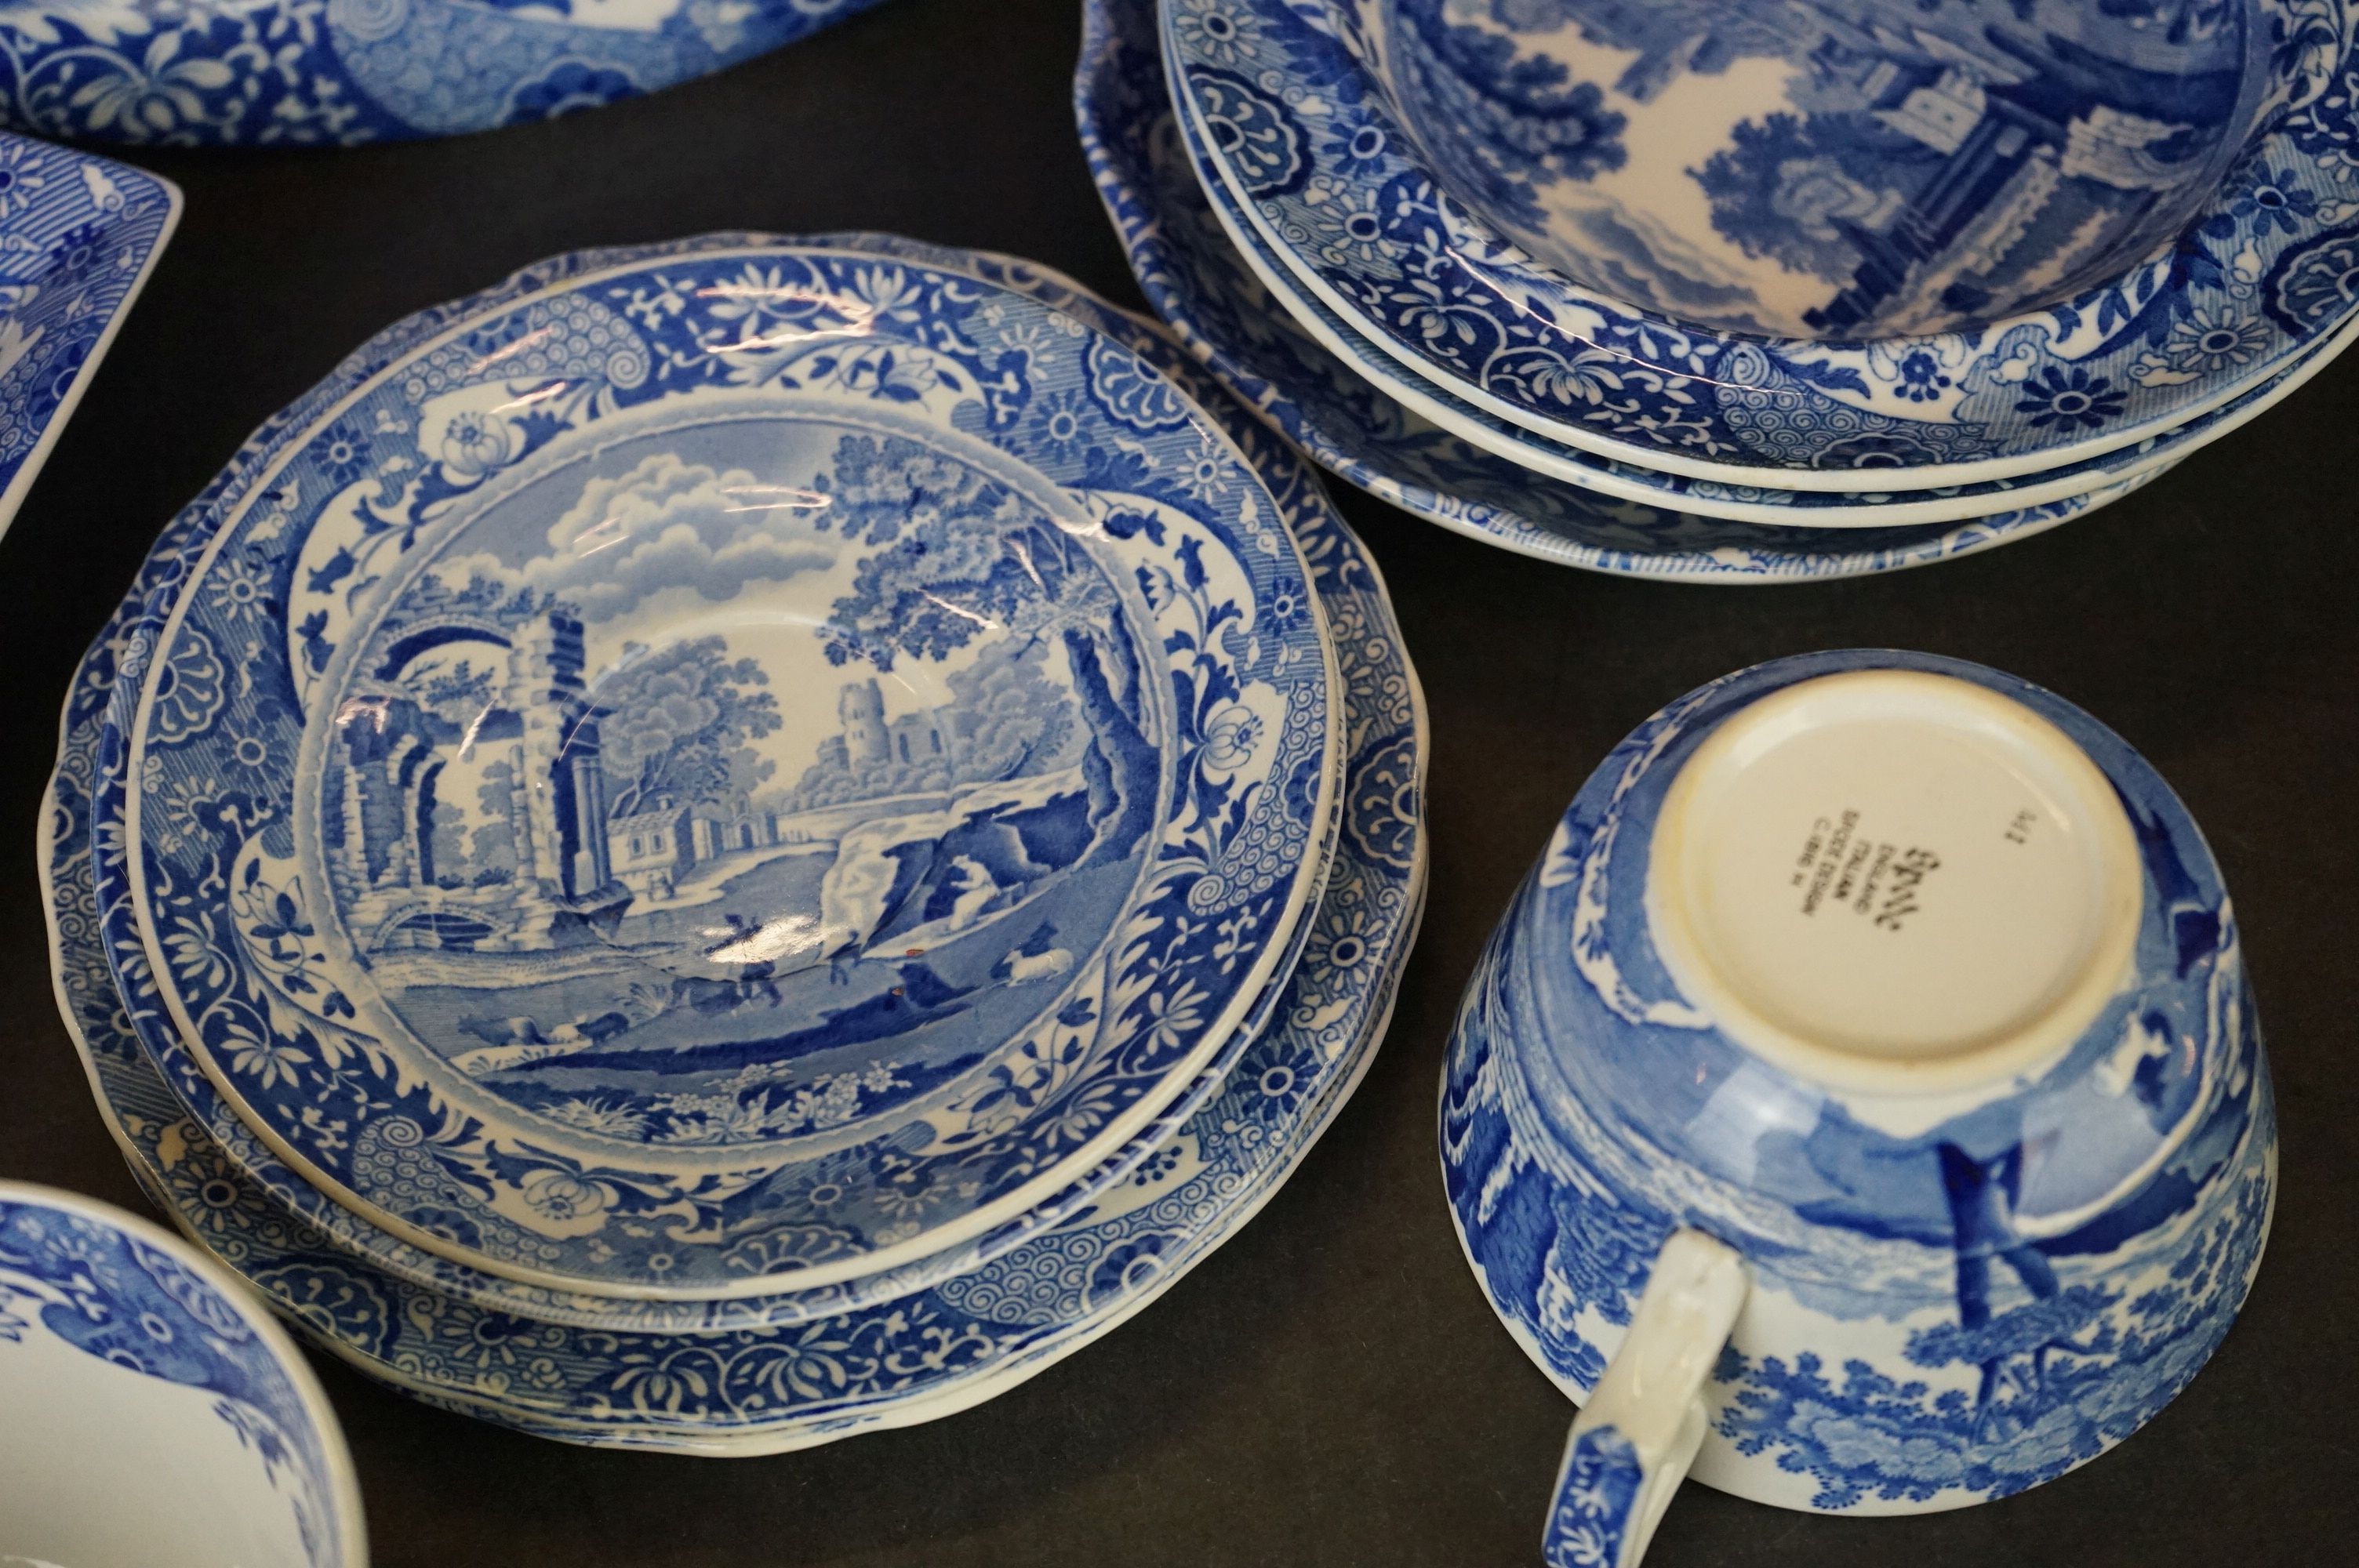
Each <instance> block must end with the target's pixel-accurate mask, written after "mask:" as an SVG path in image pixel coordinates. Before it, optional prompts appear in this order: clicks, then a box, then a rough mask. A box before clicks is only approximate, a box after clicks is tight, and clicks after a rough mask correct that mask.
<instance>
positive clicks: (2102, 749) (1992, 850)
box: [1440, 652, 2277, 1562]
mask: <svg viewBox="0 0 2359 1568" xmlns="http://www.w3.org/2000/svg"><path fill="white" fill-rule="evenodd" d="M1440 1134H1441V1152H1442V1163H1443V1168H1444V1173H1445V1176H1446V1179H1447V1184H1448V1189H1449V1195H1450V1202H1451V1211H1452V1215H1453V1217H1454V1219H1455V1221H1456V1223H1457V1226H1458V1229H1459V1234H1460V1237H1461V1238H1462V1241H1463V1243H1464V1245H1465V1248H1466V1252H1467V1256H1468V1259H1469V1260H1470V1261H1471V1262H1472V1263H1473V1268H1474V1271H1475V1273H1476V1275H1477V1277H1478V1278H1479V1279H1480V1281H1482V1284H1483V1286H1484V1291H1485V1292H1486V1293H1487V1294H1488V1295H1489V1297H1490V1299H1491V1302H1492V1304H1493V1305H1494V1307H1495V1309H1496V1310H1497V1311H1498V1313H1499V1314H1500V1316H1501V1318H1502V1319H1503V1320H1504V1321H1505V1322H1506V1325H1507V1326H1508V1328H1509V1330H1510V1331H1511V1332H1512V1333H1513V1334H1514V1336H1516V1338H1517V1341H1518V1343H1519V1344H1521V1345H1522V1346H1523V1347H1524V1348H1525V1349H1526V1350H1527V1352H1528V1353H1529V1354H1530V1355H1531V1356H1532V1357H1533V1358H1534V1359H1535V1360H1536V1361H1538V1363H1539V1365H1540V1366H1541V1368H1543V1369H1544V1370H1546V1371H1547V1372H1548V1374H1549V1376H1550V1377H1551V1378H1553V1379H1555V1380H1556V1381H1557V1382H1558V1383H1559V1384H1560V1386H1561V1387H1562V1388H1563V1389H1564V1390H1566V1391H1567V1392H1568V1393H1569V1394H1571V1396H1572V1397H1573V1398H1574V1399H1575V1400H1582V1401H1586V1408H1585V1410H1584V1411H1583V1413H1582V1419H1581V1422H1579V1423H1578V1424H1577V1426H1576V1430H1575V1436H1574V1441H1573V1443H1572V1444H1571V1446H1570V1450H1569V1453H1568V1469H1567V1477H1568V1487H1567V1490H1566V1491H1565V1493H1564V1494H1563V1495H1562V1496H1560V1499H1559V1507H1558V1509H1557V1510H1556V1513H1555V1514H1554V1515H1553V1516H1552V1519H1551V1524H1550V1538H1551V1541H1558V1542H1561V1541H1564V1540H1567V1539H1570V1538H1571V1536H1573V1535H1578V1534H1581V1533H1582V1532H1583V1531H1587V1532H1590V1533H1591V1534H1593V1535H1594V1534H1598V1533H1600V1532H1602V1534H1603V1538H1604V1539H1606V1540H1608V1541H1610V1542H1612V1543H1613V1545H1614V1551H1615V1552H1618V1553H1621V1555H1620V1556H1618V1557H1617V1556H1608V1557H1604V1558H1603V1559H1601V1560H1602V1561H1609V1562H1612V1561H1629V1560H1631V1559H1632V1558H1634V1557H1635V1555H1636V1551H1637V1550H1638V1549H1641V1548H1643V1545H1644V1541H1645V1536H1646V1533H1647V1530H1650V1529H1651V1528H1652V1521H1653V1519H1655V1518H1656V1517H1658V1516H1659V1514H1660V1512H1661V1509H1662V1506H1663V1505H1664V1504H1665V1503H1666V1502H1668V1500H1669V1495H1670V1492H1671V1490H1672V1489H1673V1488H1674V1487H1676V1485H1677V1482H1678V1479H1679V1477H1680V1475H1682V1474H1685V1473H1687V1472H1688V1471H1689V1470H1690V1467H1691V1468H1692V1473H1693V1474H1694V1475H1695V1476H1697V1478H1699V1479H1701V1480H1703V1481H1705V1482H1707V1483H1708V1484H1710V1485H1712V1486H1714V1487H1720V1488H1722V1489H1723V1490H1727V1491H1732V1492H1734V1493H1737V1494H1738V1495H1740V1496H1743V1497H1746V1498H1753V1499H1755V1500H1756V1501H1760V1502H1765V1503H1770V1504H1774V1505H1777V1506H1780V1507H1786V1508H1797V1509H1815V1510H1821V1511H1827V1512H1836V1513H1905V1512H1917V1511H1924V1510H1930V1509H1947V1508H1957V1507H1962V1506H1964V1505H1967V1504H1972V1503H1977V1502H1982V1501H1985V1500H1987V1499H1990V1498H1998V1497H2003V1496H2006V1495H2007V1494H2009V1493H2012V1492H2017V1491H2020V1490H2023V1489H2024V1488H2026V1487H2032V1486H2036V1485H2038V1484H2039V1483H2040V1482H2043V1481H2046V1480H2049V1479H2051V1478H2053V1477H2055V1476H2060V1475H2062V1474H2063V1473H2064V1472H2066V1471H2068V1470H2071V1469H2072V1468H2074V1467H2075V1466H2077V1465H2082V1464H2083V1463H2085V1462H2087V1461H2088V1460H2090V1459H2092V1458H2094V1457H2095V1456H2097V1455H2098V1454H2102V1453H2104V1451H2105V1450H2107V1449H2108V1448H2110V1447H2112V1446H2113V1445H2114V1444H2117V1443H2119V1442H2121V1441H2123V1440H2124V1439H2125V1438H2127V1437H2128V1436H2130V1435H2131V1434H2132V1433H2135V1432H2136V1430H2137V1429H2138V1428H2139V1427H2141V1426H2142V1425H2144V1424H2145V1423H2146V1422H2147V1421H2149V1420H2151V1419H2153V1417H2154V1416H2155V1415H2156V1414H2157V1413H2158V1411H2160V1410H2161V1409H2162V1408H2163V1406H2165V1405H2166V1404H2168V1403H2169V1401H2170V1400H2171V1399H2172V1398H2173V1397H2174V1396H2176V1395H2177V1394H2178V1392H2179V1391H2180V1389H2182V1388H2183V1387H2185V1386H2186V1383H2187V1381H2188V1380H2189V1379H2190V1378H2192V1377H2193V1376H2194V1374H2195V1372H2196V1371H2197V1369H2198V1368H2201V1366H2202V1364H2203V1362H2204V1361H2205V1360H2206V1358H2208V1357H2210V1355H2211V1354H2212V1350H2213V1349H2214V1348H2215V1347H2216V1346H2218V1345H2219V1343H2220V1341H2221V1339H2222V1337H2223V1336H2224V1335H2225V1334H2226V1332H2227V1330H2228V1327H2229V1325H2230V1323H2231V1321H2232V1320H2233V1319H2234V1315H2235V1313H2236V1311H2237V1309H2238V1307H2239V1306H2240V1305H2241V1304H2242V1303H2243V1300H2244V1297H2245V1291H2246V1289H2247V1288H2248V1286H2249V1284H2250V1282H2251V1281H2252V1279H2253V1276H2254V1272H2255V1271H2256V1267H2257V1265H2258V1263H2259V1260H2260V1255H2261V1249H2262V1247H2263V1244H2264V1241H2265V1239H2266V1238H2267V1228H2268V1220H2269V1215H2270V1211H2271V1204H2272V1200H2273V1197H2274V1195H2275V1189H2276V1170H2277V1155H2276V1132H2275V1119H2274V1115H2273V1111H2272V1108H2271V1101H2270V1094H2269V1079H2268V1073H2267V1065H2266V1063H2265V1061H2264V1059H2263V1056H2262V1049H2261V1038H2260V1031H2259V1026H2258V1023H2257V1022H2256V1015H2255V1011H2254V1006H2253V999H2252V996H2251V992H2250V990H2249V989H2248V986H2247V984H2246V981H2245V970H2244V965H2243V960H2242V955H2241V950H2240V946H2239V943H2238V937H2237V927H2236V922H2235V917H2234V911H2233V910H2232V908H2231V906H2230V903H2229V901H2228V897H2227V892H2226V890H2225V889H2224V888H2223V886H2222V883H2221V878H2220V872H2219V869H2218V867H2217V866H2216V865H2215V864H2214V862H2213V860H2212V856H2211V853H2210V851H2209V850H2208V849H2206V848H2205V845H2204V842H2203V839H2202V838H2201V834H2200V833H2198V831H2197V830H2196V827H2195V825H2194V823H2193V822H2192V821H2191V820H2190V818H2189V816H2188V814H2187V812H2186V809H2185V808H2184V807H2183V806H2181V805H2180V802H2179V801H2178V799H2177V797H2176V796H2175V795H2172V794H2171V792H2170V790H2169V786H2168V785H2167V784H2164V783H2163V781H2162V780H2161V779H2160V778H2159V777H2158V775H2157V774H2156V773H2155V772H2154V770H2153V769H2152V767H2151V766H2150V765H2148V764H2147V762H2145V761H2144V760H2143V759H2141V758H2140V757H2139V756H2138V755H2137V753H2136V752H2134V751H2132V750H2131V749H2130V747H2129V746H2128V745H2127V744H2126V743H2125V741H2122V740H2121V739H2120V737H2118V736H2116V735H2114V734H2113V733H2112V732H2111V731H2109V730H2105V729H2104V727H2103V726H2101V725H2100V724H2098V723H2097V722H2096V721H2095V720H2093V719H2090V718H2089V717H2088V716H2087V715H2086V714H2083V713H2082V712H2081V711H2080V710H2079V709H2077V708H2073V707H2071V705H2070V704H2068V703H2066V702H2064V701H2063V700H2061V699H2060V698H2059V697H2055V696H2053V695H2051V694H2049V693H2048V692H2045V691H2043V690H2040V689H2039V688H2038V687H2032V686H2030V685H2028V684H2027V683H2026V682H2023V681H2020V680H2017V679H2014V678H2013V677H2010V676H2004V675H2001V674H1998V673H1997V672H1995V671H1992V670H1988V669H1984V668H1982V667H1980V666H1977V665H1968V664H1963V663H1961V662H1958V661H1955V660H1950V659H1940V658H1933V657H1930V656H1928V655H1923V654H1903V653H1890V652H1866V653H1832V654H1810V655H1806V656H1802V657H1798V658H1790V659H1785V660H1781V661H1778V662H1777V663H1774V664H1770V665H1762V666H1760V667H1758V668H1756V669H1753V670H1748V671H1745V672H1744V673H1742V674H1739V675H1735V676H1729V677H1727V678H1725V679H1723V680H1721V681H1717V682H1714V683H1712V685H1710V686H1707V687H1703V688H1701V690H1699V691H1697V692H1695V693H1692V694H1690V696H1688V697H1682V698H1681V699H1680V701H1678V702H1676V703H1674V704H1672V705H1671V706H1670V707H1669V708H1666V709H1664V710H1663V711H1662V712H1661V713H1659V714H1658V715H1657V716H1656V717H1655V718H1653V719H1649V720H1648V721H1647V723H1646V724H1645V725H1644V726H1643V727H1641V728H1640V729H1639V730H1637V731H1636V733H1635V734H1633V735H1632V736H1631V737H1630V738H1629V739H1628V740H1627V741H1625V742H1624V743H1623V744H1622V745H1621V746H1620V747H1619V748H1617V749H1616V750H1615V751H1614V753H1613V754H1612V755H1611V756H1610V757H1609V758H1608V759H1607V760H1606V761H1605V762H1604V763H1603V765H1602V766H1601V767H1600V768H1599V769H1598V771H1597V772H1596V773H1594V774H1593V775H1592V777H1591V779H1590V781H1589V783H1588V784H1586V785H1584V786H1583V788H1582V792H1581V794H1580V795H1579V796H1578V797H1577V798H1576V799H1575V800H1574V802H1573V804H1572V806H1571V809H1570V810H1569V811H1568V812H1567V813H1566V815H1565V816H1564V819H1563V821H1562V823H1561V825H1560V827H1559V829H1558V831H1557V834H1556V837H1555V840H1554V842H1553V843H1552V844H1551V845H1550V846H1549V849H1548V851H1547V853H1546V854H1545V856H1544V857H1543V858H1542V859H1541V860H1540V863H1539V865H1538V868H1537V869H1536V870H1535V871H1534V872H1533V874H1532V876H1531V877H1530V879H1529V880H1528V881H1527V882H1526V884H1525V886H1524V888H1523V890H1522V892H1520V893H1519V894H1518V895H1517V900H1516V903H1515V904H1514V906H1513V908H1512V910H1511V911H1510V913H1509V914H1508V915H1507V916H1506V920H1505V921H1504V922H1503V924H1502V925H1501V926H1500V928H1499V930H1498V932H1497V933H1496V935H1495V937H1494V939H1493V941H1492V944H1491V946H1490V947H1489V949H1488V950H1487V952H1486V954H1485V956H1484V959H1483V962H1482V965H1481V967H1480V968H1479V970H1478V972H1477V973H1476V975H1475V977H1474V979H1473V982H1472V983H1471V984H1470V986H1469V988H1468V989H1467V992H1466V996H1465V1000H1464V1002H1463V1004H1462V1010H1461V1013H1460V1018H1459V1022H1458V1026H1457V1030H1456V1033H1455V1035H1454V1038H1453V1040H1452V1043H1451V1051H1450V1055H1449V1060H1448V1063H1447V1065H1446V1067H1445V1070H1444V1077H1443V1084H1442V1102H1441V1122H1440ZM1658 1258H1659V1259H1660V1261H1659V1262H1658ZM1634 1314H1635V1321H1636V1323H1637V1325H1639V1326H1637V1327H1634V1326H1633V1324H1634ZM1634 1382H1635V1384H1636V1387H1637V1391H1636V1392H1635V1393H1634V1392H1633V1388H1632V1385H1633V1384H1634ZM1667 1389H1668V1390H1670V1392H1669V1393H1668V1394H1666V1393H1665V1391H1664V1390H1667ZM1648 1390H1651V1391H1648ZM1601 1476H1603V1480H1601ZM1615 1476H1619V1477H1620V1479H1618V1480H1616V1479H1614V1477H1615ZM1607 1482H1611V1483H1612V1484H1611V1485H1608V1484H1606V1483H1607ZM1625 1483H1626V1484H1625ZM1576 1494H1578V1495H1576ZM1616 1498H1618V1499H1619V1501H1618V1503H1617V1502H1616V1501H1615V1500H1614V1499H1616ZM1568 1550H1569V1549H1568ZM1554 1560H1555V1559H1551V1561H1554ZM1567 1560H1569V1561H1570V1560H1573V1559H1570V1558H1568V1559H1567Z"/></svg>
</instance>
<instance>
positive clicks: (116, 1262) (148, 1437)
mask: <svg viewBox="0 0 2359 1568" xmlns="http://www.w3.org/2000/svg"><path fill="white" fill-rule="evenodd" d="M0 1411H5V1412H6V1415H5V1419H0V1562H5V1563H63V1564H81V1563H90V1564H101V1563H190V1562H202V1563H239V1564H243V1565H244V1568H364V1564H365V1563H367V1561H368V1546H367V1541H366V1540H365V1532H364V1528H363V1525H362V1520H361V1505H360V1488H359V1486H358V1484H357V1482H356V1481H355V1480H354V1479H353V1467H352V1460H351V1458H350V1456H349V1455H348V1454H346V1453H345V1452H344V1440H343V1434H342V1432H340V1431H339V1430H338V1429H337V1426H336V1418H335V1415H334V1413H333V1412H332V1411H330V1410H329V1408H328V1401H327V1398H326V1396H325V1395H324V1394H322V1393H321V1390H320V1385H319V1383H318V1381H317V1379H314V1378H313V1377H312V1376H311V1369H310V1368H309V1367H307V1366H305V1365H304V1362H303V1357H302V1353H301V1352H300V1351H299V1350H297V1349H296V1347H295V1346H294V1344H293V1343H292V1342H291V1341H289V1340H288V1337H287V1336H286V1334H285V1333H284V1332H283V1331H282V1330H280V1329H279V1327H278V1326H277V1325H276V1324H274V1323H272V1322H271V1321H270V1318H269V1316H268V1315H267V1314H265V1313H264V1312H262V1311H261V1310H260V1308H259V1307H258V1306H257V1305H256V1304H255V1303H254V1301H253V1300H252V1299H251V1298H250V1297H249V1296H247V1295H246V1293H245V1289H244V1287H243V1286H241V1285H240V1284H239V1283H238V1282H237V1281H235V1280H234V1278H232V1277H231V1276H230V1275H229V1274H228V1273H227V1272H226V1271H223V1269H222V1268H221V1267H220V1266H219V1265H217V1264H215V1263H214V1262H212V1260H210V1259H208V1258H206V1257H204V1256H203V1255H202V1254H201V1253H200V1252H198V1251H197V1250H196V1249H194V1248H192V1247H190V1246H189V1245H188V1243H186V1242H184V1241H182V1240H180V1239H179V1238H178V1237H174V1236H168V1235H167V1234H165V1233H164V1232H163V1231H161V1230H158V1229H157V1228H156V1227H154V1226H153V1225H150V1224H148V1223H147V1221H146V1220H143V1219H135V1218H133V1217H131V1216H129V1215H127V1214H125V1213H123V1212H122V1211H121V1210H119V1209H115V1208H112V1207H109V1206H107V1205H104V1204H102V1203H97V1202H94V1201H92V1200H91V1199H89V1198H85V1197H81V1196H78V1195H74V1194H71V1193H61V1192H57V1191H54V1190H52V1189H50V1188H47V1187H37V1186H31V1185H27V1184H23V1183H18V1182H5V1183H0Z"/></svg>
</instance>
